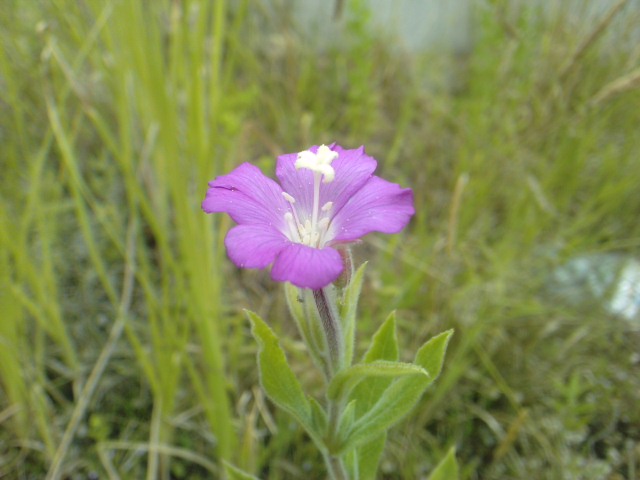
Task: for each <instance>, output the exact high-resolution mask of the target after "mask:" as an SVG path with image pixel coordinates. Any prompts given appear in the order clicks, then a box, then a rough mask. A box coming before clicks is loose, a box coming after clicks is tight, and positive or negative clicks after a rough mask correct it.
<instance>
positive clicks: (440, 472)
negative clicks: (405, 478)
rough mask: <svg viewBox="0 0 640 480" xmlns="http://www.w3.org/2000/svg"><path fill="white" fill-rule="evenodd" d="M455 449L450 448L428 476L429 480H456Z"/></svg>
mask: <svg viewBox="0 0 640 480" xmlns="http://www.w3.org/2000/svg"><path fill="white" fill-rule="evenodd" d="M458 478H459V474H458V462H457V461H456V449H455V447H451V448H450V449H449V451H448V452H447V454H446V455H445V457H444V458H443V459H442V460H440V463H439V464H438V466H437V467H436V468H435V469H434V470H433V471H432V472H431V475H429V480H458Z"/></svg>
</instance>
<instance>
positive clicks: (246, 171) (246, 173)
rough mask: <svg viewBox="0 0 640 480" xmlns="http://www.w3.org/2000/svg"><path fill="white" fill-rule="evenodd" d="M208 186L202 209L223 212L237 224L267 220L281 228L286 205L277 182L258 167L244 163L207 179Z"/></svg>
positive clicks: (266, 221) (282, 227)
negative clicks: (226, 172)
mask: <svg viewBox="0 0 640 480" xmlns="http://www.w3.org/2000/svg"><path fill="white" fill-rule="evenodd" d="M209 187H210V188H209V189H208V190H207V196H206V197H205V199H204V201H203V202H202V209H203V210H204V211H205V212H207V213H216V212H225V213H228V214H229V216H231V218H232V219H233V220H234V221H235V222H236V223H239V224H253V225H256V224H261V225H265V224H266V225H271V226H273V227H275V228H276V229H278V230H280V231H284V228H285V220H284V214H285V212H288V211H289V205H288V204H287V202H286V200H285V199H284V198H283V196H282V189H281V188H280V186H279V185H278V184H277V183H276V182H274V181H273V180H271V179H270V178H269V177H266V176H265V175H263V173H262V172H261V171H260V169H259V168H258V167H255V166H253V165H251V164H250V163H243V164H242V165H240V166H239V167H237V168H236V169H235V170H233V171H232V172H231V173H229V174H228V175H223V176H220V177H217V178H216V179H215V180H213V181H211V182H209Z"/></svg>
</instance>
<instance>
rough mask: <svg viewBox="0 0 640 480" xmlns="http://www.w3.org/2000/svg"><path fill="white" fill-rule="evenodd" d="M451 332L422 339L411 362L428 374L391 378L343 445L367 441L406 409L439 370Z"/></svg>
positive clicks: (346, 446) (355, 444)
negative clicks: (391, 380) (423, 342)
mask: <svg viewBox="0 0 640 480" xmlns="http://www.w3.org/2000/svg"><path fill="white" fill-rule="evenodd" d="M452 333H453V330H449V331H447V332H444V333H441V334H440V335H437V336H436V337H434V338H432V339H431V340H429V341H428V342H427V343H425V344H424V345H423V346H422V347H421V348H420V350H419V351H418V353H417V354H416V358H415V363H416V364H417V365H419V366H421V367H423V368H424V369H426V370H427V371H429V373H431V375H430V376H426V375H412V376H405V377H401V378H398V379H396V380H394V381H393V383H391V385H389V386H388V387H387V388H386V390H385V391H384V392H383V393H382V395H380V397H379V398H378V399H377V401H376V403H375V404H374V405H373V406H372V407H371V409H370V410H368V411H367V412H366V413H364V414H363V415H362V416H361V417H360V418H358V419H357V420H356V422H355V424H354V425H353V429H352V431H351V435H350V436H349V438H348V441H347V442H346V444H345V447H344V448H352V447H354V446H358V445H361V444H363V443H365V442H367V441H368V440H370V439H372V438H374V437H376V436H377V435H379V434H380V433H381V432H383V431H386V430H387V429H388V428H390V427H391V426H392V425H393V424H395V423H397V422H398V421H399V420H400V419H402V418H403V417H404V416H405V415H407V413H409V411H410V410H411V409H412V408H413V407H414V406H415V404H416V403H417V402H418V400H419V399H420V397H421V396H422V394H423V393H424V390H425V389H426V388H427V387H428V386H429V384H430V383H431V382H433V381H434V380H435V378H436V377H437V375H438V374H439V373H440V370H441V369H442V363H443V361H444V355H445V352H446V348H447V344H448V343H449V339H450V337H451V334H452Z"/></svg>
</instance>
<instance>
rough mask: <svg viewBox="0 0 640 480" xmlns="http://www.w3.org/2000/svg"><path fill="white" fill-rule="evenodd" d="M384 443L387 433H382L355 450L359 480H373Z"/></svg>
mask: <svg viewBox="0 0 640 480" xmlns="http://www.w3.org/2000/svg"><path fill="white" fill-rule="evenodd" d="M386 443H387V433H386V432H384V433H381V434H380V435H378V436H377V437H373V439H371V440H369V441H368V442H365V443H363V444H362V445H360V446H359V447H358V448H357V449H356V450H357V452H358V474H359V477H358V478H359V480H375V478H376V473H377V472H378V464H379V463H380V457H381V456H382V452H383V451H384V446H385V444H386Z"/></svg>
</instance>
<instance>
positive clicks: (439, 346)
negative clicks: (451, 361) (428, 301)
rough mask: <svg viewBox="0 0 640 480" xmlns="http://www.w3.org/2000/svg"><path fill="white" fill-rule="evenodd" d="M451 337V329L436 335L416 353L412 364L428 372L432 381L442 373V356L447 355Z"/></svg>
mask: <svg viewBox="0 0 640 480" xmlns="http://www.w3.org/2000/svg"><path fill="white" fill-rule="evenodd" d="M451 335H453V329H451V330H447V331H446V332H442V333H441V334H439V335H436V336H435V337H433V338H432V339H430V340H429V341H428V342H427V343H425V344H424V345H423V346H422V347H420V350H418V353H416V358H415V359H414V363H415V364H416V365H420V366H421V367H423V368H424V369H425V370H426V371H427V372H429V375H431V380H432V381H433V380H435V379H436V378H438V375H440V372H441V371H442V364H443V363H444V355H445V353H447V346H448V345H449V340H450V339H451Z"/></svg>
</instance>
